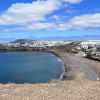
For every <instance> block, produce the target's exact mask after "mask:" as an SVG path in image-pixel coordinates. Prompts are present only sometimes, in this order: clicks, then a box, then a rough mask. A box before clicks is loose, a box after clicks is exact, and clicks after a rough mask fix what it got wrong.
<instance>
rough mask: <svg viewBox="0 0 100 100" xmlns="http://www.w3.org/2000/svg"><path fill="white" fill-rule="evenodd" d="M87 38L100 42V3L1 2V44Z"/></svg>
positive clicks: (73, 0) (90, 0)
mask: <svg viewBox="0 0 100 100" xmlns="http://www.w3.org/2000/svg"><path fill="white" fill-rule="evenodd" d="M87 36H88V37H89V39H100V0H2V1H0V42H8V41H12V40H15V39H19V38H28V39H46V38H49V37H50V38H52V37H53V38H54V37H55V39H56V37H59V38H60V37H61V38H63V37H70V38H71V37H72V39H73V38H74V37H80V38H83V37H84V39H85V37H86V38H87ZM93 37H94V38H93Z"/></svg>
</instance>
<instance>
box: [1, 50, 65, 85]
mask: <svg viewBox="0 0 100 100" xmlns="http://www.w3.org/2000/svg"><path fill="white" fill-rule="evenodd" d="M63 73H64V64H63V62H62V61H61V60H60V58H58V57H57V56H55V55H54V54H52V53H49V52H0V83H1V84H7V83H16V84H23V83H32V84H34V83H47V82H50V81H52V80H55V79H61V77H62V74H63Z"/></svg>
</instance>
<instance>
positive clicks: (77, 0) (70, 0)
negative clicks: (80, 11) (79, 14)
mask: <svg viewBox="0 0 100 100" xmlns="http://www.w3.org/2000/svg"><path fill="white" fill-rule="evenodd" d="M62 1H64V2H67V3H72V4H77V3H80V2H82V1H83V0H62Z"/></svg>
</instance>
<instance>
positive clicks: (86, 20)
mask: <svg viewBox="0 0 100 100" xmlns="http://www.w3.org/2000/svg"><path fill="white" fill-rule="evenodd" d="M97 27H100V13H96V14H87V15H81V16H76V17H73V18H72V19H71V20H70V21H69V22H66V23H63V24H59V29H60V30H66V29H84V28H97Z"/></svg>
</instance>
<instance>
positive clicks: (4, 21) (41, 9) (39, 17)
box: [0, 0, 60, 25]
mask: <svg viewBox="0 0 100 100" xmlns="http://www.w3.org/2000/svg"><path fill="white" fill-rule="evenodd" d="M59 6H60V2H58V0H47V1H44V0H42V1H41V0H38V1H35V2H33V3H25V4H24V3H17V4H13V5H12V6H11V7H10V8H9V9H8V10H7V11H5V12H4V13H3V14H2V15H1V16H0V25H11V24H24V23H27V22H34V21H44V20H45V16H46V15H48V14H50V13H52V12H53V11H55V10H57V9H58V8H59Z"/></svg>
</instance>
